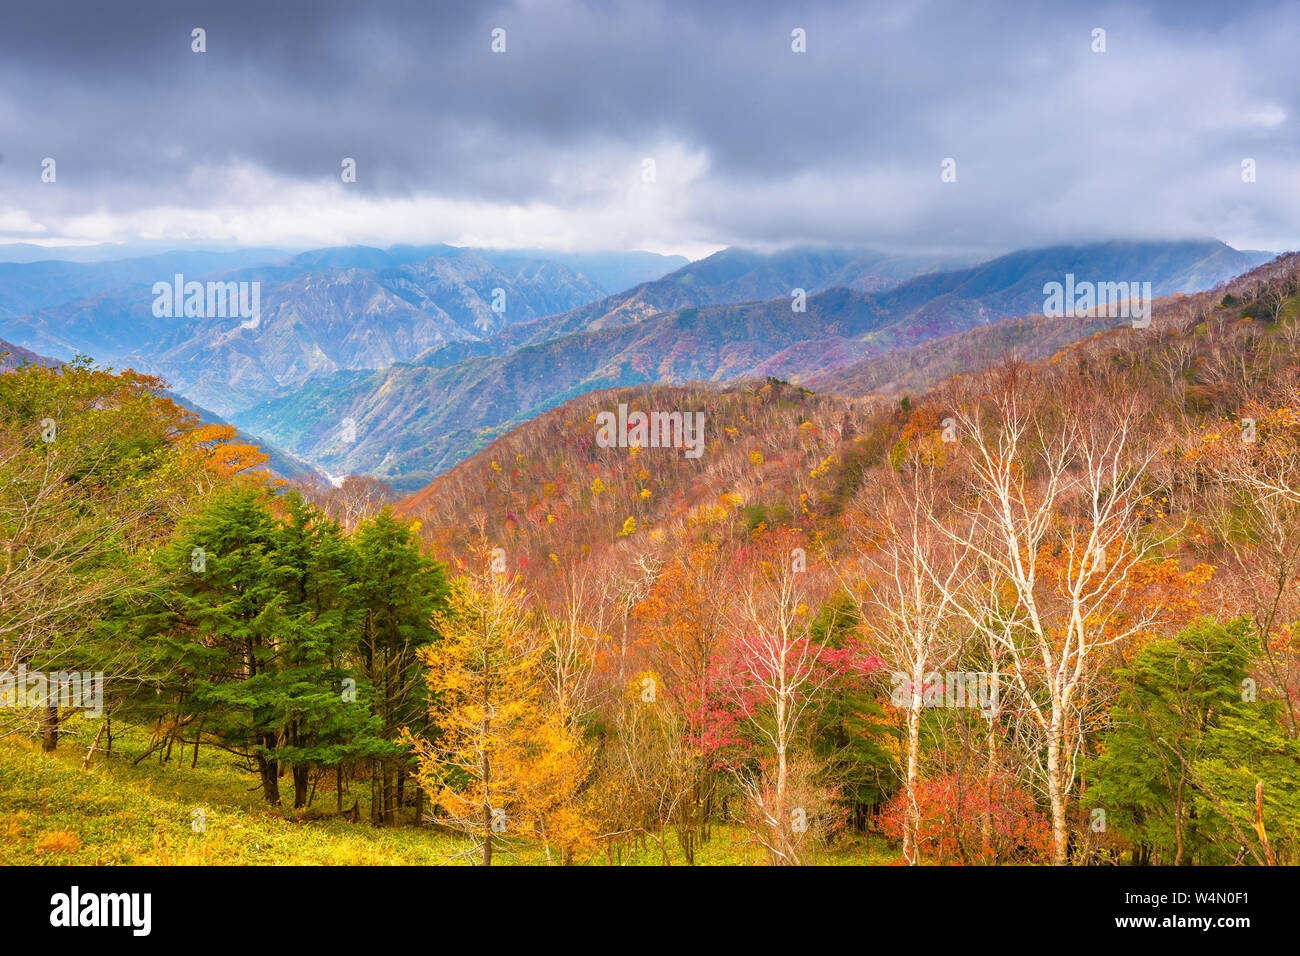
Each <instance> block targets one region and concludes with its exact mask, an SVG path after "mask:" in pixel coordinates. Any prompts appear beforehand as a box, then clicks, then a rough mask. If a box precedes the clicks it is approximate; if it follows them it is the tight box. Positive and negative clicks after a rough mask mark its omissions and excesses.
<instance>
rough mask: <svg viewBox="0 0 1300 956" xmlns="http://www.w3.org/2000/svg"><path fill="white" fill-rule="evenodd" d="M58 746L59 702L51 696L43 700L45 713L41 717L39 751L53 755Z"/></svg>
mask: <svg viewBox="0 0 1300 956" xmlns="http://www.w3.org/2000/svg"><path fill="white" fill-rule="evenodd" d="M58 745H59V701H58V698H57V697H55V696H54V695H53V694H50V695H49V696H47V697H46V698H45V711H44V713H43V714H42V715H41V749H42V750H44V751H45V752H46V753H47V754H48V753H53V752H54V748H55V747H57V746H58Z"/></svg>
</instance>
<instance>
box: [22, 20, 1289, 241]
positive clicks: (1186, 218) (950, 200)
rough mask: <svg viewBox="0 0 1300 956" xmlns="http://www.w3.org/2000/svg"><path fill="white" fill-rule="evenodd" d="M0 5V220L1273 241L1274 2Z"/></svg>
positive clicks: (40, 224)
mask: <svg viewBox="0 0 1300 956" xmlns="http://www.w3.org/2000/svg"><path fill="white" fill-rule="evenodd" d="M0 17H2V20H0V155H2V156H3V159H2V160H0V241H35V242H60V241H69V240H75V241H140V240H167V241H174V242H176V243H178V244H179V243H181V242H241V243H249V244H262V245H265V244H284V245H295V244H296V245H304V246H306V245H327V244H336V243H350V242H365V243H372V244H388V243H392V242H437V241H445V242H453V243H463V244H477V245H497V246H529V247H555V248H650V249H656V250H660V251H672V252H676V251H681V252H685V253H686V254H688V255H689V254H698V253H701V252H704V251H708V250H710V249H713V248H717V247H720V246H723V245H729V244H736V243H748V244H756V245H780V244H787V243H792V242H809V241H813V242H816V241H825V242H835V243H857V244H863V245H868V246H874V247H881V248H893V249H899V250H950V251H958V250H979V251H994V250H1000V249H1008V248H1013V247H1021V246H1027V245H1034V244H1041V243H1048V242H1054V241H1067V240H1068V241H1076V240H1087V239H1095V238H1103V237H1112V236H1122V237H1145V238H1162V237H1175V236H1176V237H1185V236H1214V237H1217V238H1221V239H1224V240H1226V241H1228V242H1230V243H1232V244H1234V245H1237V246H1239V247H1246V248H1270V249H1278V250H1280V249H1283V248H1296V247H1297V246H1300V226H1297V222H1300V142H1298V138H1297V128H1296V117H1297V109H1298V107H1300V104H1298V103H1297V97H1298V96H1300V82H1298V81H1300V68H1297V62H1296V61H1297V57H1296V55H1295V51H1294V47H1295V38H1296V37H1297V36H1300V5H1297V4H1294V3H1250V2H1244V3H1243V2H1238V3H1235V4H1232V5H1228V4H1211V3H1197V2H1168V3H1148V4H1137V5H1134V4H1122V5H1121V4H1115V5H1105V4H1101V5H1095V6H1092V7H1084V6H1081V5H1078V4H1069V5H1066V4H1062V5H1059V6H1054V5H1048V4H1036V5H1030V4H1023V3H1022V4H1011V3H998V2H988V3H978V4H973V3H955V2H953V3H929V2H917V3H908V2H897V3H889V4H875V3H872V4H865V3H861V2H858V3H834V2H812V3H799V4H780V3H770V2H752V0H750V2H734V3H708V4H702V3H698V2H672V3H653V2H637V3H576V2H563V0H532V2H527V0H525V2H518V3H513V4H492V3H485V4H480V3H474V4H466V3H429V2H394V3H369V4H367V3H341V2H329V0H322V2H312V3H275V2H267V0H261V2H244V0H230V2H219V3H199V4H185V5H180V4H176V3H175V2H141V3H134V2H133V3H129V4H102V3H61V2H57V0H54V2H48V3H43V4H42V3H24V4H21V5H18V4H9V5H7V8H6V10H5V11H4V13H3V14H2V15H0ZM195 28H202V29H203V30H204V31H205V34H206V52H203V53H196V52H193V51H192V49H191V45H192V39H191V37H192V31H193V30H194V29H195ZM497 29H500V30H504V31H505V32H504V43H505V52H493V49H492V44H493V31H494V30H497ZM1098 29H1100V30H1104V31H1105V51H1104V52H1096V50H1095V47H1096V46H1097V42H1096V39H1095V35H1094V31H1096V30H1098ZM796 30H799V31H803V35H804V36H806V52H794V50H793V49H792V43H793V41H792V33H793V32H794V31H796ZM498 36H500V35H498ZM47 157H48V158H53V159H54V160H55V162H56V170H57V178H56V181H55V182H43V181H42V178H41V174H42V161H43V160H44V159H46V158H47ZM345 157H347V158H352V159H354V160H355V161H356V168H357V179H356V182H355V183H345V182H343V181H342V180H341V177H340V168H341V165H340V164H341V163H342V161H343V159H344V158H345ZM946 159H952V160H954V161H955V171H956V181H955V182H944V181H942V180H941V169H942V164H943V162H944V160H946ZM647 160H651V161H653V163H652V165H651V164H649V163H647ZM1245 160H1252V161H1253V168H1254V179H1255V181H1254V182H1245V181H1243V161H1245ZM650 169H652V170H653V176H651V175H649V173H647V170H650Z"/></svg>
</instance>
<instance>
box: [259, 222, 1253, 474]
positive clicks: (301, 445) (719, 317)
mask: <svg viewBox="0 0 1300 956" xmlns="http://www.w3.org/2000/svg"><path fill="white" fill-rule="evenodd" d="M711 258H715V259H716V258H717V257H711ZM795 258H797V256H796V257H795ZM1262 258H1265V256H1262V255H1260V254H1249V253H1241V252H1239V251H1238V250H1234V249H1232V248H1231V247H1229V246H1226V245H1224V244H1223V243H1220V242H1217V241H1214V240H1204V241H1186V242H1174V243H1159V242H1151V243H1137V242H1110V243H1097V244H1093V245H1089V246H1078V247H1071V246H1057V247H1052V248H1050V249H1039V250H1024V251H1021V252H1016V253H1011V254H1008V255H1006V256H1001V257H998V258H997V259H994V260H991V261H989V262H985V263H982V264H980V265H977V266H974V267H971V268H966V269H961V270H957V271H955V272H947V273H931V274H926V275H921V276H918V277H916V278H913V279H909V280H908V281H906V282H903V283H901V284H897V285H895V286H893V287H891V288H889V289H887V290H885V291H884V292H881V293H879V294H877V295H868V294H866V293H863V292H859V291H855V290H853V289H850V288H844V287H840V286H837V287H833V288H829V289H826V290H824V291H821V292H815V293H813V294H811V295H810V296H809V297H808V299H807V301H806V311H803V312H799V311H795V310H794V308H793V303H792V301H791V299H790V298H789V290H786V291H785V293H784V296H783V297H781V298H775V299H771V300H767V301H746V302H740V303H725V304H714V305H707V306H699V307H697V306H687V307H681V308H675V309H672V310H669V311H662V312H655V311H654V308H655V306H654V304H653V303H654V301H659V302H663V301H675V300H674V299H673V298H672V297H673V296H677V295H679V294H680V289H681V287H682V286H686V287H688V288H689V286H690V285H691V283H690V282H689V281H686V282H683V281H682V278H683V277H682V276H681V275H679V274H678V273H674V274H673V276H669V277H665V278H666V279H673V277H674V276H676V277H677V278H676V279H673V282H671V283H669V284H668V285H667V286H665V285H663V284H662V282H663V280H660V282H658V283H651V284H649V285H650V286H658V288H657V289H655V290H653V291H649V292H647V290H646V288H645V287H642V288H641V289H639V290H629V292H628V293H625V294H623V295H622V296H615V297H611V299H608V300H602V302H600V303H596V304H593V305H592V306H585V307H582V308H581V309H578V310H575V312H573V313H569V314H568V315H566V316H562V317H553V318H550V319H543V320H541V321H540V322H538V323H524V324H522V325H520V326H512V327H510V328H509V329H507V330H505V331H504V332H503V333H497V336H496V337H495V338H494V339H490V340H486V341H488V342H494V341H497V340H499V338H500V337H502V336H504V335H524V336H525V337H526V339H528V338H530V336H529V333H530V332H531V331H532V330H533V329H534V328H535V327H536V326H538V325H548V328H549V329H551V330H555V329H563V328H566V327H569V326H576V327H577V328H576V329H575V330H574V331H570V332H567V333H564V334H560V335H559V336H557V337H552V338H549V339H546V338H543V339H541V340H539V341H531V340H529V341H526V344H524V345H523V346H521V347H518V348H515V349H513V350H511V351H507V352H504V353H503V354H486V355H483V354H481V355H475V356H472V357H469V358H465V359H462V360H460V361H458V362H449V361H447V360H446V356H445V355H442V356H440V355H439V352H440V351H441V350H438V349H435V350H433V351H432V352H431V353H430V354H428V355H425V356H422V357H421V358H420V359H419V360H418V361H416V362H411V363H403V364H399V365H395V366H393V367H392V368H389V369H387V370H383V371H379V372H346V373H337V374H334V375H330V376H326V377H324V378H321V379H315V380H313V381H310V382H308V383H307V384H306V385H304V386H303V387H302V388H301V389H300V390H299V391H298V392H296V393H294V394H292V395H288V396H284V397H281V398H278V399H273V400H271V401H268V402H266V403H263V404H262V405H259V406H255V407H253V408H250V409H247V410H245V411H243V412H240V413H238V414H237V415H235V416H234V420H235V421H236V422H238V423H239V424H241V425H242V426H243V427H246V428H248V429H249V430H251V431H255V432H258V433H262V434H267V435H268V436H270V437H271V438H272V439H273V440H275V441H277V442H279V443H282V444H283V445H284V446H285V447H287V448H290V449H293V450H295V452H296V453H298V454H300V455H302V456H303V457H305V458H308V459H310V460H313V461H318V462H321V463H323V464H324V465H325V467H328V468H329V469H330V470H331V471H334V472H352V471H355V472H361V473H369V474H376V475H379V476H380V477H383V478H385V479H386V480H389V481H391V482H393V483H394V484H395V486H397V487H399V488H403V489H407V488H412V487H415V486H417V485H419V484H421V483H424V482H427V480H428V479H429V478H431V477H432V476H433V475H435V474H437V473H438V472H439V471H441V470H443V469H445V468H447V467H450V466H451V465H453V464H454V463H455V462H456V461H459V460H460V459H461V458H463V457H464V456H465V455H466V454H469V453H472V452H473V451H474V450H475V449H477V448H479V447H482V446H483V445H484V444H486V443H487V442H488V441H490V440H492V439H493V438H494V437H495V436H496V435H498V434H500V433H501V432H502V431H503V430H505V429H508V428H510V427H512V426H513V425H516V424H518V423H520V422H521V421H524V420H526V419H527V418H530V417H532V416H533V415H536V414H538V413H539V412H541V411H543V410H545V409H547V408H550V407H553V406H554V405H557V404H560V403H562V402H564V401H566V400H568V399H569V398H572V397H574V396H575V395H578V394H581V393H583V392H585V391H590V390H593V389H599V388H609V387H615V386H631V385H637V384H641V383H646V382H661V383H684V382H690V381H712V382H718V383H721V382H726V381H731V380H735V379H742V378H747V377H754V376H760V375H765V374H778V373H779V374H781V375H782V376H783V377H786V378H790V379H792V380H795V381H799V380H802V379H804V378H810V377H813V376H818V375H827V374H830V373H832V372H834V370H836V369H838V368H843V367H845V366H849V365H851V364H853V363H855V362H858V361H861V360H864V359H867V358H869V357H870V356H872V355H882V354H888V353H893V352H897V351H899V350H901V349H909V348H913V347H916V346H918V345H922V344H924V343H926V342H930V341H932V340H935V339H938V338H941V337H943V336H948V335H953V334H955V333H962V332H966V331H968V330H971V329H976V328H980V327H983V326H987V325H990V324H992V323H994V322H996V321H998V320H999V319H1002V318H1004V317H1008V316H1024V315H1032V314H1035V313H1037V312H1039V311H1041V310H1042V306H1043V291H1042V290H1043V285H1044V283H1045V282H1048V281H1055V280H1059V279H1061V278H1063V276H1064V274H1065V272H1066V271H1075V272H1077V273H1078V274H1079V275H1080V276H1081V277H1082V276H1090V277H1092V278H1094V279H1097V280H1103V279H1110V278H1112V277H1113V278H1114V279H1116V280H1117V281H1118V280H1119V279H1123V280H1124V281H1129V280H1138V281H1150V282H1151V283H1152V291H1153V295H1157V296H1160V295H1168V294H1171V293H1174V292H1180V291H1187V290H1190V289H1194V288H1195V287H1197V286H1201V287H1211V286H1213V285H1215V284H1217V283H1218V282H1220V281H1223V280H1226V279H1229V278H1231V277H1233V276H1235V275H1237V274H1239V273H1241V272H1245V271H1248V270H1249V268H1251V267H1252V266H1254V265H1257V264H1258V261H1257V260H1259V259H1262ZM707 261H708V260H705V262H707ZM785 261H786V262H789V261H791V260H790V259H787V260H785ZM814 261H815V266H814V267H812V268H809V266H808V265H807V263H805V266H804V268H805V272H804V275H811V276H812V278H811V279H808V280H805V281H807V283H808V285H807V287H808V288H812V287H815V285H816V281H817V280H818V276H824V277H825V278H824V279H823V280H822V281H832V280H831V278H830V277H831V276H839V277H842V276H843V275H844V270H845V269H846V268H848V267H849V266H850V263H851V262H852V261H853V260H852V257H847V256H838V257H836V256H830V257H828V258H827V259H822V260H814ZM693 265H695V264H693ZM746 266H750V270H749V271H752V266H751V263H750V261H749V260H748V259H747V258H746V257H745V256H743V255H738V256H736V257H734V258H733V257H723V259H722V261H720V262H714V263H713V265H712V266H711V267H710V268H717V269H718V270H719V271H718V272H716V273H714V274H711V275H710V274H709V273H707V272H703V271H696V270H692V269H691V267H688V268H687V270H679V273H683V272H684V273H685V275H686V276H691V275H701V276H706V275H707V276H708V277H709V280H710V282H711V283H712V286H711V287H712V288H717V287H720V286H724V287H725V286H728V285H729V284H734V283H735V282H737V281H738V280H744V281H748V280H745V279H744V277H745V276H747V275H748V274H749V271H747V270H746ZM780 278H781V279H788V273H784V274H780ZM772 281H779V280H776V279H774V280H772ZM701 284H704V283H701ZM730 287H731V288H735V286H734V285H731V286H730ZM656 296H667V297H668V298H667V299H664V298H658V299H656V298H654V297H656ZM1071 321H1072V320H1071ZM548 323H549V324H548ZM1097 327H1098V326H1096V325H1095V324H1094V323H1093V322H1092V321H1091V320H1080V321H1078V322H1077V324H1073V325H1072V324H1070V322H1068V321H1067V323H1066V324H1064V325H1058V326H1056V327H1054V329H1053V331H1052V335H1053V341H1057V340H1060V341H1062V342H1064V341H1070V340H1077V338H1076V339H1071V336H1072V335H1077V337H1078V338H1082V337H1084V336H1086V335H1090V334H1092V333H1093V332H1094V331H1096V329H1097ZM475 345H476V347H479V348H483V347H485V343H484V342H478V343H475ZM349 419H350V420H351V421H352V422H353V423H354V424H355V426H356V436H357V437H356V439H355V441H344V440H342V437H341V435H342V432H341V430H340V429H341V427H342V423H343V422H344V421H345V420H349Z"/></svg>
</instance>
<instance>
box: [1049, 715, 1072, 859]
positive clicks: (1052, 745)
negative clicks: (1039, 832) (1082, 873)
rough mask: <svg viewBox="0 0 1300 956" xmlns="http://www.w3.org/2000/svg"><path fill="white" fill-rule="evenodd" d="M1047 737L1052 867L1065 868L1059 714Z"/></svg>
mask: <svg viewBox="0 0 1300 956" xmlns="http://www.w3.org/2000/svg"><path fill="white" fill-rule="evenodd" d="M1047 733H1048V736H1047V794H1048V797H1049V799H1050V800H1051V804H1052V865H1053V866H1065V864H1066V863H1067V862H1068V854H1067V848H1066V825H1065V793H1064V792H1063V791H1064V785H1065V780H1064V774H1063V773H1062V767H1061V727H1060V718H1059V716H1058V715H1057V714H1053V715H1052V723H1051V726H1050V727H1049V728H1048V731H1047Z"/></svg>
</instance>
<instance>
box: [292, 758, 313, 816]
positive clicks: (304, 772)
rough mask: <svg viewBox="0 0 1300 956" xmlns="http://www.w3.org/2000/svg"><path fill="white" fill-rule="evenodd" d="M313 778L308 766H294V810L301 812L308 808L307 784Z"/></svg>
mask: <svg viewBox="0 0 1300 956" xmlns="http://www.w3.org/2000/svg"><path fill="white" fill-rule="evenodd" d="M310 778H311V768H310V767H309V766H307V765H306V764H294V765H293V808H294V809H295V810H301V809H302V808H303V807H305V806H307V784H308V782H309V780H310Z"/></svg>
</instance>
